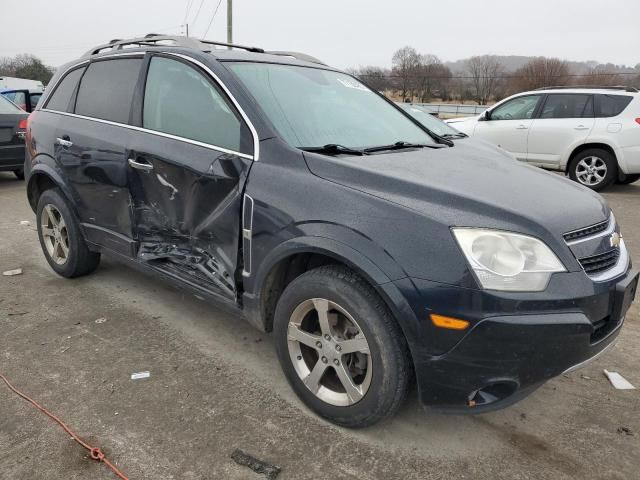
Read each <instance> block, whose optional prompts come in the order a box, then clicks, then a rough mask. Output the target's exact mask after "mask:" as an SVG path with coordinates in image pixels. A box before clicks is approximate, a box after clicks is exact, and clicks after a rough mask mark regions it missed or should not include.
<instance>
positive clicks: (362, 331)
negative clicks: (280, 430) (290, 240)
mask: <svg viewBox="0 0 640 480" xmlns="http://www.w3.org/2000/svg"><path fill="white" fill-rule="evenodd" d="M274 333H275V335H276V349H277V352H278V357H279V359H280V363H281V365H282V368H283V370H284V373H285V375H286V377H287V380H288V381H289V383H290V384H291V386H292V387H293V389H294V391H295V392H296V393H297V395H298V396H299V397H300V398H301V399H302V400H303V401H304V402H305V403H306V404H307V405H308V406H309V407H310V408H311V409H312V410H314V411H315V412H316V413H318V414H319V415H321V416H322V417H325V418H327V419H328V420H330V421H332V422H334V423H337V424H339V425H342V426H346V427H364V426H367V425H371V424H372V423H375V422H377V421H379V420H380V419H382V418H385V417H388V416H390V415H393V414H394V413H395V412H396V411H397V410H398V409H399V408H400V406H401V404H402V402H403V400H404V398H405V396H406V393H407V389H408V386H409V380H410V378H411V362H410V359H409V355H408V350H407V346H406V341H405V339H404V336H403V334H402V332H401V331H400V328H399V327H398V325H397V323H396V322H395V319H394V318H393V317H392V316H391V313H390V312H389V311H388V309H387V307H386V305H385V304H384V302H383V301H382V299H381V298H380V297H379V296H378V295H377V294H376V292H375V290H373V288H372V287H371V286H370V285H369V284H368V283H367V282H365V281H364V280H363V279H362V278H360V277H359V276H357V275H356V274H355V273H354V272H352V271H351V270H349V269H347V268H344V267H339V266H325V267H320V268H317V269H314V270H311V271H309V272H307V273H304V274H303V275H301V276H299V277H298V278H296V279H295V280H293V281H292V282H291V283H290V284H289V285H288V286H287V288H286V289H285V291H284V292H283V294H282V296H281V297H280V299H279V301H278V305H277V307H276V312H275V321H274Z"/></svg>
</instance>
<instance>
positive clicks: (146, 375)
mask: <svg viewBox="0 0 640 480" xmlns="http://www.w3.org/2000/svg"><path fill="white" fill-rule="evenodd" d="M150 376H151V372H138V373H132V374H131V380H140V379H141V378H149V377H150Z"/></svg>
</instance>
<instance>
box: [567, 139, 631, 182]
mask: <svg viewBox="0 0 640 480" xmlns="http://www.w3.org/2000/svg"><path fill="white" fill-rule="evenodd" d="M591 148H600V149H602V150H605V151H607V152H609V153H610V154H611V155H613V158H614V160H615V161H616V166H617V167H618V171H619V170H620V167H619V165H618V156H617V155H616V152H615V150H614V148H613V147H612V146H611V145H609V144H608V143H604V142H587V143H581V144H580V145H578V146H576V147H575V148H574V149H573V150H572V151H571V153H570V154H569V156H568V157H567V158H566V160H565V163H564V171H565V173H567V174H568V173H569V167H570V166H571V163H572V161H573V159H574V158H575V157H576V156H577V155H578V154H580V153H581V152H584V151H585V150H589V149H591Z"/></svg>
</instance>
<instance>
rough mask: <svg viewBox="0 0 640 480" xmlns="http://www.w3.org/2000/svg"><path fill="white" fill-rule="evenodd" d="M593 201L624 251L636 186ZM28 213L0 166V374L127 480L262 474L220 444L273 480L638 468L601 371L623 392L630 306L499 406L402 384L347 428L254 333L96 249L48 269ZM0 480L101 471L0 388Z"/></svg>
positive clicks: (639, 220) (636, 228) (618, 394)
mask: <svg viewBox="0 0 640 480" xmlns="http://www.w3.org/2000/svg"><path fill="white" fill-rule="evenodd" d="M605 196H606V197H607V199H608V200H609V202H610V204H611V206H612V208H613V209H614V212H615V214H616V216H617V218H618V220H619V221H620V223H621V224H622V226H623V233H624V235H625V239H626V242H627V245H628V246H629V247H630V250H631V253H632V256H633V257H634V258H640V213H639V211H640V210H639V207H640V182H639V183H637V184H636V185H631V186H627V187H614V188H612V189H610V191H608V192H607V193H605ZM559 208H561V206H559ZM23 220H28V221H29V222H31V224H30V225H21V224H20V222H21V221H23ZM34 222H35V217H34V215H33V213H32V212H31V210H30V208H29V206H28V204H27V202H26V196H25V192H24V183H23V182H20V181H17V180H15V179H14V177H13V175H11V174H3V173H0V271H5V270H9V269H13V268H18V267H20V268H22V269H23V271H24V273H23V274H22V275H19V276H14V277H0V373H3V374H4V375H6V376H7V377H8V378H9V379H10V380H11V381H12V382H13V383H14V384H15V386H16V387H18V388H20V389H22V390H24V391H25V392H26V393H28V394H29V395H31V396H33V397H34V398H35V399H37V400H38V401H39V402H40V403H42V404H43V405H44V406H45V407H47V408H49V409H50V410H52V411H53V412H54V413H55V414H57V415H58V416H60V417H61V418H62V419H64V420H65V421H66V422H67V423H68V424H69V425H70V426H71V427H72V428H73V429H75V430H76V431H77V432H78V434H79V435H80V436H82V437H83V438H85V439H87V440H88V441H89V442H90V443H92V444H94V445H97V446H100V447H101V448H102V449H103V451H104V452H105V453H106V454H107V456H108V458H110V459H111V460H112V461H114V462H116V463H117V465H118V466H119V467H121V468H122V470H123V471H124V472H125V473H126V474H127V475H128V476H129V477H130V478H131V479H217V478H222V479H232V480H233V479H261V478H265V477H264V476H261V475H257V474H255V473H253V472H252V471H251V470H249V469H248V468H246V467H243V466H239V465H237V464H236V463H235V462H234V461H233V460H232V459H231V458H230V455H231V453H232V452H233V451H234V450H235V449H236V448H239V449H242V450H243V451H245V452H247V453H249V454H251V455H253V456H255V457H257V458H260V459H262V460H265V461H267V462H269V463H272V464H275V465H278V466H280V467H281V468H282V473H281V474H280V476H279V477H278V480H281V479H282V480H286V479H324V478H331V479H395V478H398V479H440V478H442V479H454V478H455V479H461V478H474V479H510V480H516V479H536V480H538V479H553V480H558V479H568V478H580V479H591V478H594V479H611V480H614V479H615V480H618V479H637V478H639V477H640V474H639V473H638V472H639V471H640V453H639V452H640V415H639V414H638V412H640V393H639V392H640V390H631V391H618V390H615V389H613V387H612V386H611V385H610V384H609V382H608V381H607V379H606V378H605V377H604V375H603V373H602V370H603V369H604V368H607V369H608V370H615V371H618V372H620V373H622V374H623V375H624V376H625V377H626V378H627V379H628V380H629V381H631V383H633V384H635V385H636V386H638V387H640V369H639V368H638V365H639V364H640V347H638V345H640V308H639V306H638V303H637V302H636V303H635V304H634V305H633V306H632V308H631V311H630V313H629V315H628V317H627V322H626V326H625V327H624V329H623V331H622V333H621V335H620V338H619V341H618V343H617V345H616V346H615V347H614V348H613V349H612V350H611V351H610V352H609V353H608V354H606V355H604V356H603V357H600V358H599V359H597V360H596V361H595V362H594V363H592V364H590V365H589V366H587V367H586V368H584V369H583V370H579V371H577V372H573V373H571V374H569V375H566V376H561V377H559V378H556V379H554V380H552V381H551V382H549V383H548V384H546V385H545V386H544V387H542V388H541V389H539V390H538V391H536V392H535V393H534V394H533V395H532V396H530V397H529V398H527V399H526V400H524V401H522V402H520V403H518V404H516V405H514V406H513V407H510V408H508V409H506V410H502V411H499V412H495V413H488V414H484V415H479V416H453V415H440V414H436V413H434V412H430V411H425V410H423V409H422V408H421V407H420V406H419V404H418V402H417V400H416V398H415V393H414V394H412V395H411V397H410V399H409V401H408V402H407V404H406V406H405V407H404V408H403V410H402V411H401V413H400V414H399V415H398V416H397V417H396V418H394V419H391V420H388V421H385V422H383V423H381V424H379V425H376V426H374V427H372V428H368V429H365V430H357V431H349V430H345V429H341V428H337V427H335V426H333V425H331V424H328V423H327V422H325V421H323V420H320V419H319V418H317V417H315V416H314V415H313V414H311V413H310V412H309V411H308V410H307V409H306V408H305V407H304V406H303V405H302V404H301V402H300V401H298V399H297V398H296V397H295V396H294V394H293V393H292V391H291V390H290V388H289V387H288V385H287V383H286V381H285V379H284V377H283V375H282V373H281V372H280V368H279V365H278V363H277V359H276V356H275V353H274V349H273V341H272V339H271V337H270V336H269V335H263V334H260V333H259V332H257V331H255V330H253V329H252V328H251V327H250V326H249V325H248V324H246V323H244V322H243V321H241V320H239V319H238V318H235V317H233V316H231V315H228V314H225V313H222V312H220V311H217V310H216V309H215V308H213V307H211V306H209V305H208V304H206V303H204V302H202V301H200V300H198V299H196V298H195V297H193V296H191V295H188V294H185V293H182V292H180V291H178V290H176V289H174V288H173V287H171V286H169V285H167V284H165V283H162V282H160V281H158V280H155V279H151V278H148V277H146V276H144V275H141V274H139V273H137V272H136V271H134V270H132V269H130V268H128V267H126V266H123V265H121V264H118V263H116V262H114V261H113V260H111V259H108V258H104V259H103V262H102V264H101V266H100V268H99V269H98V271H97V272H96V273H95V274H93V275H91V276H88V277H84V278H81V279H76V280H64V279H62V278H59V277H57V276H56V275H55V274H54V273H53V271H52V270H51V269H50V268H49V266H48V265H47V263H46V262H45V260H44V257H43V255H42V253H41V251H40V246H39V244H38V240H37V235H36V232H35V226H34ZM98 319H101V320H100V321H98V322H96V320H98ZM102 319H104V320H102ZM140 371H149V372H151V376H150V378H148V379H142V380H131V379H130V375H131V373H134V372H140ZM621 427H624V428H627V429H629V430H628V431H629V433H630V434H628V433H626V432H625V431H623V430H620V429H621ZM0 478H3V479H5V478H6V479H30V480H36V479H47V480H55V479H80V478H82V479H84V478H90V479H113V478H116V477H115V476H114V475H113V474H112V473H111V472H110V471H109V470H108V469H107V468H106V467H105V466H104V465H100V464H97V463H95V462H93V461H91V460H89V459H88V458H87V455H86V452H85V451H84V450H83V449H82V448H81V447H80V446H79V445H77V444H76V443H74V442H73V441H71V440H70V439H69V437H68V436H67V435H66V434H65V433H64V432H63V431H62V430H61V429H60V428H59V427H58V426H57V425H55V424H54V423H53V422H52V421H50V420H49V419H47V418H46V417H45V416H44V415H42V414H41V413H39V412H38V411H37V410H35V409H34V408H33V407H32V406H30V405H29V404H27V403H26V402H24V401H23V400H21V399H20V398H18V397H17V396H16V395H14V394H13V393H11V392H10V391H9V389H7V388H6V387H5V386H4V384H2V383H1V382H0Z"/></svg>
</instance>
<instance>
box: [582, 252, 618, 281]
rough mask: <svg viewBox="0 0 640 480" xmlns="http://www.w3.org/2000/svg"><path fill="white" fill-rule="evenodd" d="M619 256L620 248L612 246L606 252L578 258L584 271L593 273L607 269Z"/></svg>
mask: <svg viewBox="0 0 640 480" xmlns="http://www.w3.org/2000/svg"><path fill="white" fill-rule="evenodd" d="M619 257H620V249H619V248H613V249H611V250H609V251H607V252H604V253H600V254H598V255H593V256H591V257H584V258H580V259H578V261H579V262H580V265H582V268H584V271H585V272H587V273H588V274H589V275H595V274H596V273H600V272H604V271H605V270H609V269H610V268H612V267H613V266H615V265H616V263H618V258H619Z"/></svg>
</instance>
